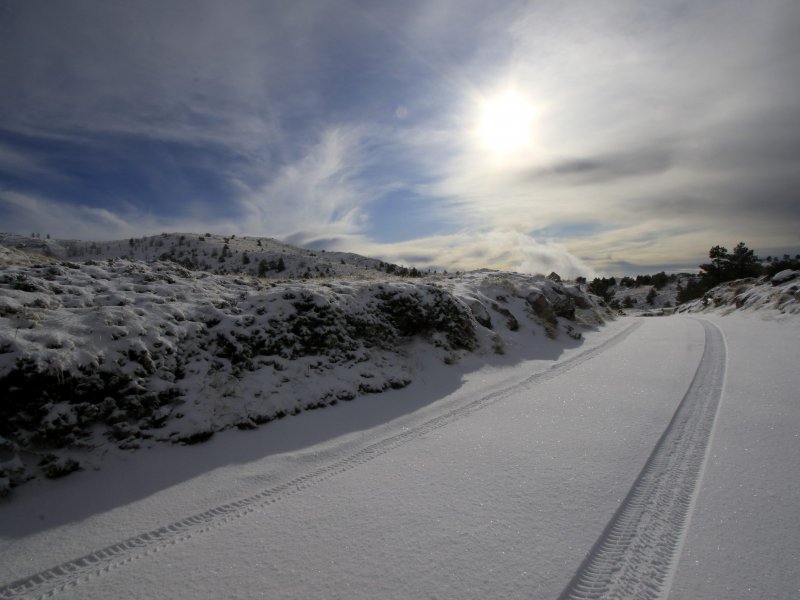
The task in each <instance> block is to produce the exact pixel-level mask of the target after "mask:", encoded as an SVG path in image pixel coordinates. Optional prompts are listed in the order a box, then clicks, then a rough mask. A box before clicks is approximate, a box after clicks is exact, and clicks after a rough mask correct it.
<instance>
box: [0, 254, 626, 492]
mask: <svg viewBox="0 0 800 600" xmlns="http://www.w3.org/2000/svg"><path fill="white" fill-rule="evenodd" d="M0 248H3V247H2V246H0ZM20 254H21V253H20V252H19V251H17V250H14V249H4V256H5V257H6V263H7V266H6V267H5V268H4V273H3V274H2V276H0V326H2V327H1V328H0V385H1V386H3V387H4V388H5V389H6V392H5V393H6V395H7V401H6V404H5V406H0V409H2V412H1V413H0V416H1V417H2V419H0V435H2V436H4V439H0V447H3V448H4V449H5V450H6V451H7V452H10V453H11V456H12V457H13V458H14V462H9V461H8V460H5V461H4V460H2V459H1V458H0V476H4V477H7V478H8V482H5V481H4V482H2V488H0V491H3V490H6V491H7V490H8V489H9V487H14V486H16V485H19V484H22V483H24V482H25V481H27V480H29V479H30V478H32V477H37V476H40V475H42V474H44V475H46V476H49V477H52V476H58V475H62V474H66V473H67V472H71V471H74V470H75V469H77V468H97V467H100V466H102V463H103V461H105V460H106V456H107V455H109V454H113V453H116V452H118V451H119V450H122V451H130V450H135V449H138V448H141V447H148V446H152V445H154V444H159V443H187V444H189V443H198V442H201V441H205V440H207V439H209V438H210V437H211V436H213V435H214V434H216V433H218V432H220V431H223V430H225V429H228V428H231V427H237V428H239V429H252V428H255V427H257V426H259V425H263V424H265V423H269V422H271V421H275V420H279V419H282V418H284V417H285V416H287V415H295V414H298V413H299V412H301V411H303V410H316V409H320V408H325V407H328V406H333V405H336V404H338V403H340V402H343V401H351V400H352V399H353V398H355V397H357V396H359V395H363V394H375V393H380V392H383V391H386V390H389V389H397V388H402V387H404V386H406V385H408V384H409V383H410V382H411V381H412V379H413V377H414V374H415V373H416V372H418V371H419V369H417V368H416V366H415V364H414V363H415V359H414V356H413V349H412V346H413V343H414V342H415V341H421V342H423V343H424V344H426V345H428V346H431V347H432V349H433V360H436V361H443V362H446V363H449V364H453V363H457V362H458V361H459V360H460V359H462V358H463V357H464V356H465V355H467V354H469V353H471V352H475V353H477V354H478V355H483V356H485V355H487V354H498V355H500V354H503V353H504V352H506V351H512V352H513V351H514V350H515V348H518V347H525V348H527V349H528V352H533V353H536V352H544V353H548V352H551V351H553V350H560V349H561V348H563V347H564V346H570V345H575V344H576V343H579V342H580V339H581V336H582V335H583V332H585V331H590V330H591V328H594V327H597V326H598V325H600V324H602V323H603V322H604V320H605V318H608V317H609V316H610V312H609V311H608V310H607V309H604V308H602V307H600V306H599V305H598V304H597V303H595V302H594V301H593V300H592V299H591V298H590V297H588V296H586V295H584V294H582V293H581V292H580V291H578V290H577V289H574V288H571V287H569V286H566V285H562V284H560V283H556V282H552V281H549V280H547V279H545V278H544V277H530V276H522V275H515V274H511V273H497V272H491V271H482V272H476V273H470V274H465V275H463V276H460V277H453V278H444V277H432V278H427V279H420V278H415V279H412V280H404V279H400V278H386V277H384V278H383V279H378V278H377V276H376V275H373V276H371V277H369V278H367V279H347V278H330V279H322V280H287V281H280V282H278V281H271V280H268V279H263V278H257V277H252V276H248V275H216V274H209V273H205V272H198V271H190V270H187V269H185V268H183V267H181V266H179V265H177V264H175V263H173V262H169V261H167V262H165V261H156V262H150V263H144V262H140V261H131V260H127V259H119V258H109V259H106V260H105V261H102V262H97V261H94V260H90V261H87V262H85V263H83V264H76V263H70V262H64V261H59V260H55V259H42V261H41V262H38V263H36V262H34V263H29V262H27V261H26V260H24V259H25V258H26V257H28V256H29V255H24V254H23V255H22V257H21V259H20V260H15V257H18V255H20ZM533 337H536V338H537V339H536V342H535V343H531V338H533ZM555 340H558V342H557V343H556V344H555V345H554V344H552V343H551V342H552V341H555ZM551 346H552V348H551ZM20 457H22V462H23V469H22V470H20V469H19V468H18V467H19V460H18V459H20ZM9 460H10V459H9ZM6 463H8V464H6Z"/></svg>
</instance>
